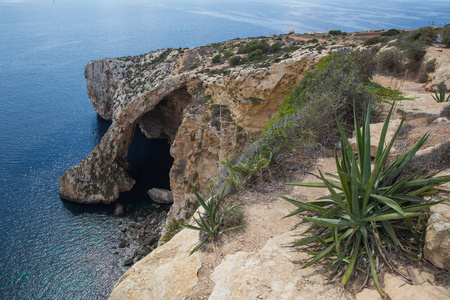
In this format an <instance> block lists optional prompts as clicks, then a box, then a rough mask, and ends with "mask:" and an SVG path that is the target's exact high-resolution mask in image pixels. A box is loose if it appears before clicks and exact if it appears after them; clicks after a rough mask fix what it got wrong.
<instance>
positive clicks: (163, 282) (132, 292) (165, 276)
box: [109, 230, 201, 300]
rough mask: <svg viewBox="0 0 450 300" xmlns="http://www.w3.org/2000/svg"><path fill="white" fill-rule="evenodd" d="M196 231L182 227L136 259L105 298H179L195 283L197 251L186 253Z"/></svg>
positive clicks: (191, 244)
mask: <svg viewBox="0 0 450 300" xmlns="http://www.w3.org/2000/svg"><path fill="white" fill-rule="evenodd" d="M197 242H198V233H197V232H196V231H193V230H182V231H181V232H180V233H178V234H177V235H175V237H174V238H172V240H170V242H169V243H167V244H165V245H163V246H161V247H159V248H157V249H156V250H154V251H153V252H152V253H151V254H150V255H148V256H146V257H145V258H143V259H142V260H141V261H139V262H138V263H136V264H135V265H134V266H133V267H132V268H131V269H130V270H128V271H127V272H126V273H125V274H124V275H123V276H122V277H121V278H120V280H119V281H118V282H117V283H116V284H115V286H114V289H113V291H112V293H111V296H110V298H109V299H111V300H116V299H117V300H119V299H120V300H124V299H148V300H150V299H155V300H159V299H167V300H170V299H183V297H185V296H186V295H187V294H188V293H189V291H190V290H191V289H192V288H193V287H194V286H195V284H196V283H197V272H198V270H199V269H200V267H201V261H200V254H199V253H194V254H193V255H191V256H189V251H191V250H192V248H194V247H195V245H196V243H197Z"/></svg>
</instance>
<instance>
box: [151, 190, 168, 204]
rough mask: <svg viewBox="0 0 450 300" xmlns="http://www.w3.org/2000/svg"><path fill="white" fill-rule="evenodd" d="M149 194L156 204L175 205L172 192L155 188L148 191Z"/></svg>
mask: <svg viewBox="0 0 450 300" xmlns="http://www.w3.org/2000/svg"><path fill="white" fill-rule="evenodd" d="M147 194H148V195H149V196H150V198H151V199H152V200H153V201H155V202H156V203H163V204H171V203H173V195H172V192H171V191H168V190H164V189H158V188H153V189H150V190H148V191H147Z"/></svg>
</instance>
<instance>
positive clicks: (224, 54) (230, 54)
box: [222, 51, 234, 59]
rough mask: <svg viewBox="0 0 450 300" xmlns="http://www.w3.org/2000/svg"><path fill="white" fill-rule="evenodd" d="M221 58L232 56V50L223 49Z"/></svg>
mask: <svg viewBox="0 0 450 300" xmlns="http://www.w3.org/2000/svg"><path fill="white" fill-rule="evenodd" d="M222 54H223V58H225V59H227V58H229V57H232V56H233V55H234V52H233V51H224V52H223V53H222Z"/></svg>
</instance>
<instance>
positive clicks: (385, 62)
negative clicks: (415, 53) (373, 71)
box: [377, 49, 404, 76]
mask: <svg viewBox="0 0 450 300" xmlns="http://www.w3.org/2000/svg"><path fill="white" fill-rule="evenodd" d="M403 60H404V55H403V53H402V52H400V51H399V50H397V49H388V50H385V51H383V52H380V53H379V54H378V56H377V61H378V72H379V73H382V74H388V75H394V76H399V75H402V74H403V71H404V65H403Z"/></svg>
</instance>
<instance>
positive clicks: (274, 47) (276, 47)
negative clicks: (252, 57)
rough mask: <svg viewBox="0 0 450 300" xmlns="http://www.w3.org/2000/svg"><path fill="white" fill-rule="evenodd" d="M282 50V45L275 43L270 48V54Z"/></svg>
mask: <svg viewBox="0 0 450 300" xmlns="http://www.w3.org/2000/svg"><path fill="white" fill-rule="evenodd" d="M280 50H281V44H280V43H275V44H273V45H272V46H270V49H269V53H275V52H278V51H280Z"/></svg>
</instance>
